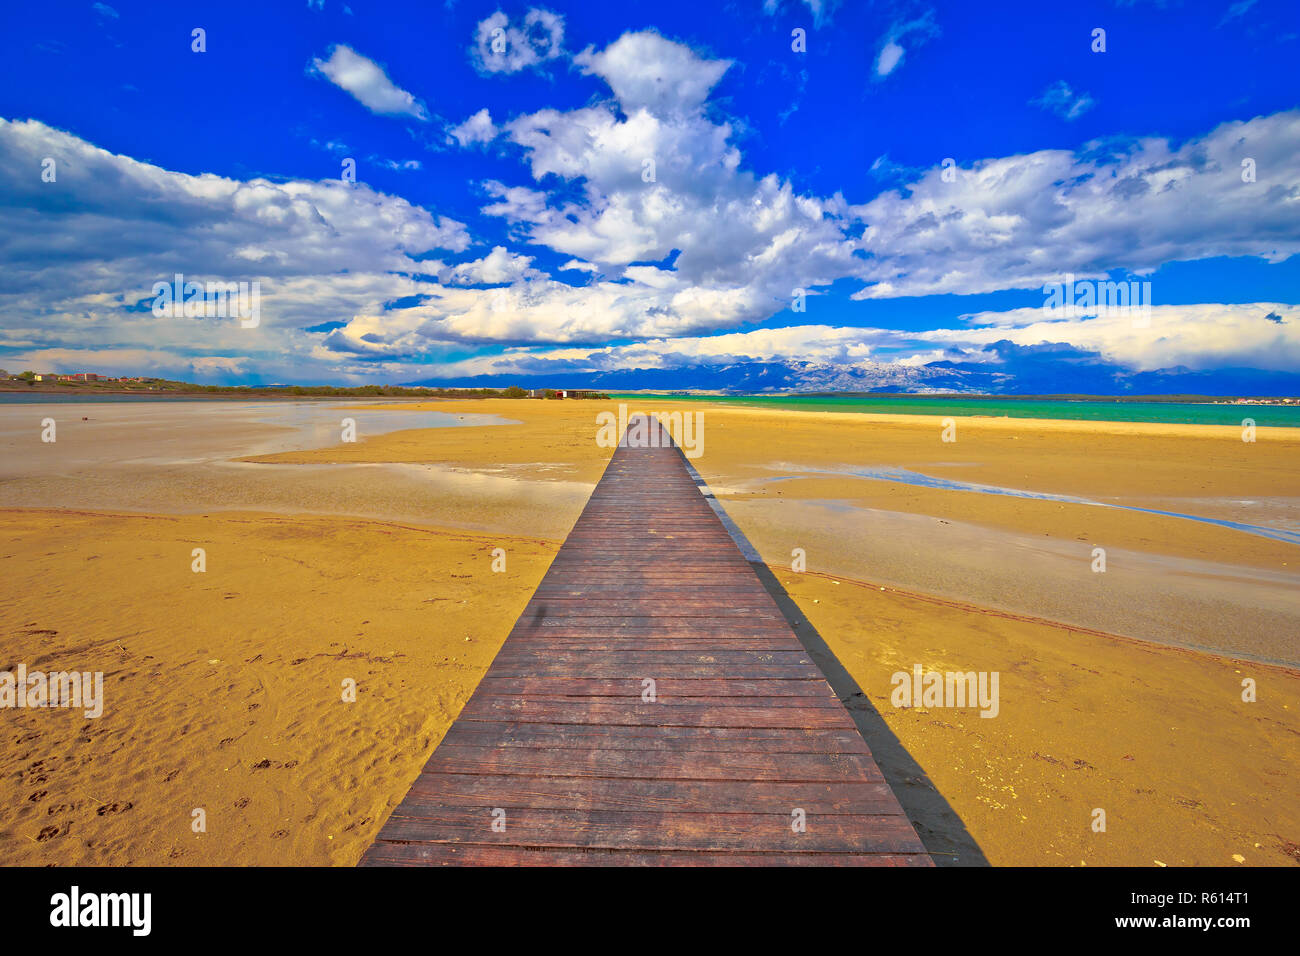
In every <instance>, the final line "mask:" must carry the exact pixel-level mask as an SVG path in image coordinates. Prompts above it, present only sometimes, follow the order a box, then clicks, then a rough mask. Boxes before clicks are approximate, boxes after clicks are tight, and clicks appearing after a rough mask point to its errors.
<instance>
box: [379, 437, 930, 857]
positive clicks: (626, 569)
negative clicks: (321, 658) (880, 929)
mask: <svg viewBox="0 0 1300 956" xmlns="http://www.w3.org/2000/svg"><path fill="white" fill-rule="evenodd" d="M652 427H653V428H654V429H655V430H656V431H657V430H658V428H659V426H658V423H657V422H656V423H654V425H653V426H652ZM650 682H653V683H650ZM801 816H802V819H803V820H804V825H803V827H802V829H800V827H799V826H798V822H799V820H800V818H801ZM439 864H462V865H468V864H488V865H520V864H534V865H548V864H552V865H554V864H580V865H600V864H625V865H627V864H631V865H638V864H641V865H643V864H680V865H719V864H720V865H769V864H776V865H789V864H813V865H824V864H855V865H864V864H866V865H894V866H898V865H913V866H915V865H920V866H929V865H931V860H930V857H929V856H928V855H927V854H926V852H925V849H924V847H923V846H922V845H921V842H920V840H919V839H917V836H916V833H915V831H914V830H913V829H912V826H911V824H910V823H909V822H908V820H907V817H906V816H905V815H904V814H903V811H902V809H901V807H900V806H899V804H898V801H897V799H896V798H895V797H894V794H893V792H892V791H891V790H890V789H889V787H888V785H887V784H886V783H885V781H884V778H883V777H882V776H881V773H880V769H879V768H878V767H877V766H876V763H875V761H874V760H873V759H872V758H871V754H870V752H869V751H868V749H867V747H866V744H865V743H864V742H863V740H862V737H861V736H860V735H859V733H858V731H857V728H856V727H855V726H854V724H853V721H852V719H851V718H850V717H849V714H848V712H847V711H846V710H845V709H844V707H843V706H842V705H841V704H840V702H839V700H838V699H836V697H835V695H834V694H833V692H832V691H831V688H830V686H829V685H828V684H827V682H826V679H825V677H824V676H823V675H822V673H821V671H820V670H819V669H818V668H817V667H816V666H815V665H814V664H813V662H812V660H811V659H810V658H809V656H808V654H807V653H806V652H805V650H804V648H803V646H802V645H801V644H800V643H799V640H798V638H796V636H795V634H794V632H793V630H792V629H791V627H790V625H789V624H788V623H787V622H786V620H785V618H784V617H783V616H782V614H781V612H780V610H779V609H778V607H777V604H776V601H775V600H774V599H773V598H772V596H771V595H770V594H768V592H767V590H766V589H765V588H764V587H763V585H762V583H761V582H760V580H759V578H758V575H757V574H756V573H755V571H754V569H753V568H752V567H751V566H750V564H749V562H748V561H746V560H745V558H744V557H743V556H742V554H741V552H740V550H739V548H738V547H737V546H736V544H735V542H734V541H733V540H732V538H731V537H730V536H729V535H728V533H727V531H726V529H725V528H724V527H723V525H722V523H721V521H720V520H719V519H718V517H717V515H715V514H714V512H713V510H712V509H711V508H710V506H709V504H708V502H707V501H706V500H705V498H704V496H703V495H702V494H701V493H700V489H699V488H698V487H697V485H696V483H695V481H694V479H693V478H692V477H691V476H690V474H689V473H688V471H687V468H686V462H685V459H684V458H683V457H682V456H681V453H680V452H679V451H678V450H677V449H676V448H673V447H646V448H630V447H626V445H625V446H623V447H620V448H618V449H617V450H616V451H615V453H614V456H613V458H612V460H611V461H610V463H609V466H608V468H607V469H606V471H605V474H604V477H603V478H602V479H601V480H600V483H599V484H598V485H597V486H596V489H595V491H594V492H593V493H592V496H591V500H590V501H589V502H588V503H587V506H586V508H585V509H584V510H583V512H582V515H581V517H580V518H579V519H578V522H577V524H575V525H574V528H573V531H572V532H571V533H570V535H569V537H568V539H567V540H566V541H565V543H564V546H563V547H562V548H561V549H560V552H559V554H557V555H556V557H555V561H554V563H552V565H551V567H550V570H549V571H548V572H547V573H546V576H545V578H543V579H542V582H541V584H540V585H539V586H538V588H537V592H536V593H535V594H534V595H533V597H532V600H531V601H530V602H529V603H528V606H527V607H526V608H525V609H524V613H523V615H522V616H521V617H520V618H519V621H518V623H516V624H515V627H514V630H513V631H511V633H510V636H509V638H508V639H507V640H506V642H505V644H504V645H503V646H502V648H501V651H500V653H499V654H498V655H497V657H496V659H495V661H494V662H493V663H492V666H491V668H490V669H489V670H488V672H487V674H486V675H485V676H484V678H483V681H482V683H480V684H479V686H478V688H477V689H476V690H475V692H474V694H473V696H472V697H471V698H470V699H469V702H468V703H467V704H466V705H465V709H464V710H463V711H462V712H461V714H460V716H459V717H458V718H457V719H456V722H455V723H454V724H453V725H452V727H451V729H450V730H449V731H448V732H447V736H446V737H445V738H444V740H443V741H442V743H441V744H440V745H439V746H438V748H437V750H436V751H434V753H433V756H432V757H431V758H430V759H429V762H428V764H427V765H426V766H425V768H424V770H423V772H421V774H420V776H419V777H418V779H417V780H416V781H415V783H414V784H413V785H412V787H411V791H410V793H408V794H407V796H406V798H405V799H404V800H403V801H402V802H401V803H400V804H399V805H398V806H397V808H396V809H395V810H394V811H393V814H392V816H391V817H390V818H389V819H388V822H387V823H386V824H385V825H384V827H383V829H382V830H381V831H380V833H379V836H378V838H377V839H376V840H375V842H374V844H373V845H372V846H371V847H370V848H369V849H368V850H367V851H366V853H365V855H364V856H363V858H362V860H361V865H363V866H385V865H439Z"/></svg>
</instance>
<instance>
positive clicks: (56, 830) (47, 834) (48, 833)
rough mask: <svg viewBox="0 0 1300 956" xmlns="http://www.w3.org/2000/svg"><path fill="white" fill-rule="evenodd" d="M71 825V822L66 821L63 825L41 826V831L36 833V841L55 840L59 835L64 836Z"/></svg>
mask: <svg viewBox="0 0 1300 956" xmlns="http://www.w3.org/2000/svg"><path fill="white" fill-rule="evenodd" d="M69 826H70V825H69V824H67V823H65V824H63V825H62V826H57V825H56V826H48V827H41V832H40V833H38V834H36V842H37V843H44V842H45V841H46V840H53V839H54V838H55V837H57V836H63V835H64V834H65V833H67V832H68V828H69Z"/></svg>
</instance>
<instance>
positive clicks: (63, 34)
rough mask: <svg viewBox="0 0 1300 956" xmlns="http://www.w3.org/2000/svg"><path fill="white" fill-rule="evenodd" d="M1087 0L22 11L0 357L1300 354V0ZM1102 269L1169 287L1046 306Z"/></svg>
mask: <svg viewBox="0 0 1300 956" xmlns="http://www.w3.org/2000/svg"><path fill="white" fill-rule="evenodd" d="M1057 6H1058V5H1055V4H1042V3H1006V4H996V5H992V6H991V7H990V6H986V5H975V4H968V3H952V4H942V3H936V4H928V3H849V2H843V3H835V2H827V0H821V2H816V3H808V2H801V0H729V2H724V3H718V4H707V3H706V4H702V3H699V2H694V3H660V2H656V3H655V4H615V3H598V4H577V3H572V4H568V3H556V4H545V5H532V4H528V3H522V4H496V3H489V4H480V3H471V2H468V0H457V2H452V3H446V4H438V3H430V2H423V3H369V2H361V0H357V2H352V3H347V4H345V3H341V2H337V0H322V2H307V0H304V2H301V3H296V2H285V3H277V2H273V3H267V2H261V3H242V2H224V3H211V4H205V3H196V4H184V5H176V4H163V3H127V2H124V0H119V2H115V3H113V4H111V5H110V4H106V3H47V4H35V5H23V6H22V7H19V8H15V9H13V10H12V11H9V12H8V14H7V16H8V18H9V23H8V26H9V29H8V30H7V31H6V32H5V35H4V36H3V37H2V38H0V52H3V56H2V57H0V71H2V72H0V81H2V82H0V179H3V180H4V182H3V190H2V191H0V365H3V366H4V367H5V368H7V369H9V370H10V371H16V370H20V369H21V368H33V369H35V370H38V371H40V370H55V371H74V370H82V369H91V370H100V371H106V372H110V373H114V372H120V373H123V374H152V375H167V376H169V377H177V378H185V379H189V380H198V381H208V382H223V383H231V382H248V383H261V382H286V381H289V382H336V383H344V382H404V381H412V380H448V381H451V380H467V379H471V378H476V377H480V376H497V377H500V379H501V380H502V381H506V380H510V381H515V380H518V381H520V382H522V383H525V384H526V381H527V379H528V377H529V376H540V375H560V376H563V375H570V376H579V375H581V374H584V373H589V372H606V373H608V372H624V373H626V372H628V370H633V369H648V370H665V369H672V370H677V371H679V372H681V373H682V374H681V375H679V376H678V379H677V381H679V382H680V381H682V380H689V377H690V374H689V373H690V369H692V368H694V367H697V366H708V367H717V366H720V365H731V364H744V363H753V362H775V363H787V364H794V365H795V366H798V367H800V368H805V369H807V368H815V369H819V370H820V371H819V372H817V373H816V374H812V375H811V377H806V378H805V379H802V380H801V381H804V382H805V383H810V384H823V385H824V384H825V383H827V382H832V381H835V380H836V379H835V373H836V370H840V371H842V370H845V369H853V370H857V373H858V374H860V375H861V376H862V377H861V381H863V382H866V383H868V384H875V385H878V386H879V387H886V386H891V387H892V386H897V387H907V388H919V389H924V388H926V387H929V386H928V384H927V373H926V372H925V369H927V368H928V367H930V366H932V365H933V363H943V367H944V368H945V369H948V370H951V369H952V368H959V369H970V370H971V375H970V382H971V387H976V385H977V384H979V385H980V386H981V387H985V386H987V385H988V382H989V381H991V379H989V378H988V376H982V375H980V374H978V371H979V370H980V369H981V368H983V369H988V370H996V371H998V372H999V375H998V376H997V377H996V380H997V381H998V382H1000V383H1001V386H1002V387H1007V388H1012V389H1013V388H1014V382H1015V379H1016V374H1017V370H1016V367H1015V365H1014V362H1015V361H1017V359H1016V358H1014V357H1013V356H1025V355H1029V356H1037V358H1036V359H1035V362H1036V364H1035V366H1034V367H1035V374H1036V376H1037V378H1036V381H1039V382H1041V380H1042V378H1041V362H1042V360H1044V359H1043V357H1046V359H1045V360H1048V361H1057V360H1058V359H1057V358H1056V356H1065V357H1064V358H1060V359H1059V361H1062V362H1069V363H1071V369H1070V371H1071V373H1072V374H1071V375H1070V376H1069V380H1070V382H1071V383H1072V384H1074V385H1076V386H1077V383H1078V381H1079V377H1078V375H1077V374H1074V373H1077V372H1078V371H1079V366H1080V363H1081V362H1082V363H1083V365H1084V366H1086V367H1089V368H1090V367H1092V365H1093V364H1095V366H1096V368H1097V369H1098V370H1099V371H1098V372H1097V375H1098V376H1099V378H1098V381H1097V390H1099V391H1105V390H1108V389H1112V388H1113V387H1115V382H1116V376H1117V375H1119V376H1120V378H1122V377H1123V376H1124V375H1126V374H1130V373H1131V374H1133V375H1139V374H1141V373H1149V372H1155V371H1159V370H1164V369H1187V370H1189V371H1192V372H1195V373H1198V374H1200V375H1201V376H1202V380H1204V376H1205V374H1206V373H1214V372H1215V371H1216V370H1228V369H1243V368H1244V369H1257V370H1259V371H1260V372H1261V373H1288V372H1292V371H1294V370H1296V369H1300V332H1298V331H1297V330H1298V329H1300V308H1298V307H1297V306H1300V257H1297V256H1296V255H1295V253H1296V252H1297V251H1300V102H1298V99H1300V97H1298V96H1297V91H1298V90H1300V81H1297V79H1296V78H1295V71H1294V61H1295V56H1296V53H1297V51H1298V50H1300V38H1298V35H1300V14H1298V13H1297V12H1296V8H1295V6H1294V4H1293V3H1289V2H1280V0H1255V2H1250V0H1241V2H1236V3H1230V2H1219V3H1191V2H1185V3H1172V2H1170V3H1154V2H1144V0H1135V2H1127V3H1095V4H1070V5H1068V7H1069V9H1068V10H1059V9H1054V8H1055V7H1057ZM1059 6H1065V5H1059ZM178 8H180V9H178ZM196 28H197V29H201V30H202V31H203V44H202V45H203V46H204V49H203V50H202V51H196V50H195V49H194V48H193V47H194V45H195V41H194V39H193V31H194V30H195V29H196ZM1097 29H1101V30H1104V31H1105V35H1104V45H1105V49H1104V51H1096V50H1094V49H1093V47H1094V46H1097V45H1098V41H1097V39H1096V37H1095V36H1094V31H1095V30H1097ZM794 31H803V36H802V37H801V38H800V37H797V36H795V35H793V34H794ZM800 45H802V46H803V47H804V49H795V48H794V47H796V46H800ZM47 161H52V163H51V162H47ZM1247 161H1248V162H1249V164H1250V172H1251V174H1252V175H1250V176H1249V177H1248V176H1247V174H1246V172H1245V169H1244V167H1243V165H1242V164H1243V163H1244V162H1247ZM348 165H353V166H354V168H355V182H353V181H350V180H348V179H346V178H345V166H348ZM50 166H52V168H53V170H54V175H53V176H50V175H49V174H45V175H43V173H44V172H45V170H46V169H47V167H50ZM177 273H180V274H182V275H184V277H185V278H186V280H192V281H197V282H200V283H204V282H232V281H235V282H237V281H249V282H253V281H256V282H257V283H258V288H259V300H258V301H259V317H258V322H257V324H256V326H254V327H248V323H246V322H241V321H240V319H239V317H237V316H223V315H216V316H211V315H210V316H196V317H192V318H184V317H182V316H172V315H164V316H158V315H155V314H154V313H153V312H152V311H151V309H150V305H151V303H152V302H153V300H154V292H153V287H154V284H155V283H156V282H159V281H170V280H171V279H172V277H173V275H175V274H177ZM1069 278H1074V279H1078V280H1083V281H1085V282H1087V281H1104V280H1106V279H1108V278H1109V279H1111V280H1129V279H1135V280H1137V281H1139V282H1149V283H1150V286H1149V289H1150V300H1149V301H1150V304H1151V308H1150V309H1149V310H1148V311H1147V312H1146V313H1144V314H1142V315H1141V316H1138V317H1135V316H1134V315H1132V314H1129V313H1127V312H1124V313H1121V312H1120V311H1119V310H1115V311H1112V312H1111V313H1109V314H1082V315H1070V316H1060V315H1054V314H1049V313H1045V311H1044V309H1043V305H1044V301H1045V293H1044V286H1045V285H1046V284H1050V283H1062V282H1066V281H1068V279H1069ZM798 289H803V290H804V292H805V295H804V296H803V297H802V298H801V297H800V296H799V295H798V294H797V292H796V290H798ZM998 343H1011V344H1012V345H1014V346H1016V348H1014V349H1008V348H1007V347H995V346H997V345H998ZM1061 346H1068V347H1069V348H1065V349H1063V348H1061ZM1081 356H1082V359H1081V358H1080V357H1081ZM963 374H965V373H963ZM1103 378H1104V381H1102V379H1103ZM1085 379H1086V376H1085ZM1063 380H1064V376H1063ZM1239 380H1240V376H1237V377H1236V378H1234V381H1239ZM621 381H624V383H625V384H626V383H627V381H628V380H621ZM952 384H953V382H952V380H951V377H949V378H946V379H945V387H951V386H952ZM958 385H959V386H960V383H958ZM1072 390H1077V389H1072Z"/></svg>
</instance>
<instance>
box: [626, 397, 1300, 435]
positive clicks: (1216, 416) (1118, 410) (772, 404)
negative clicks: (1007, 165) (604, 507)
mask: <svg viewBox="0 0 1300 956" xmlns="http://www.w3.org/2000/svg"><path fill="white" fill-rule="evenodd" d="M611 397H612V398H616V399H619V400H621V401H626V402H628V403H629V404H631V403H633V402H636V403H639V404H641V405H646V404H648V403H650V402H653V401H654V400H655V399H656V398H671V399H673V400H675V401H707V402H715V403H723V404H727V405H751V406H759V407H766V408H790V409H798V410H802V411H808V412H867V413H875V414H888V415H951V416H953V417H954V418H958V417H963V416H984V417H993V418H1064V419H1078V420H1082V421H1101V422H1166V423H1176V424H1184V425H1236V426H1240V425H1241V420H1242V419H1243V418H1252V419H1254V420H1255V424H1256V425H1261V426H1263V425H1274V426H1289V427H1294V428H1300V405H1212V404H1203V403H1193V402H1116V401H1107V400H1105V399H1097V400H1091V401H1083V400H1061V399H1008V398H931V397H929V396H925V395H917V396H907V397H903V398H898V397H888V398H886V397H881V398H873V397H870V396H825V395H725V396H714V395H680V396H679V395H633V394H614V395H611Z"/></svg>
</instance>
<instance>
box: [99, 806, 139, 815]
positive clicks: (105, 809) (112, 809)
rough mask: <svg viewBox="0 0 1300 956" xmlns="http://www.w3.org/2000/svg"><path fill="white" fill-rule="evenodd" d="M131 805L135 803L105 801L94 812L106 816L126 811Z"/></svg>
mask: <svg viewBox="0 0 1300 956" xmlns="http://www.w3.org/2000/svg"><path fill="white" fill-rule="evenodd" d="M133 806H135V804H133V803H129V802H128V803H106V804H104V805H103V806H102V807H100V808H99V809H98V810H96V811H95V812H96V813H97V814H99V815H100V816H101V817H103V816H107V815H108V814H110V813H126V811H128V810H130V809H131V808H132V807H133Z"/></svg>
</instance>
